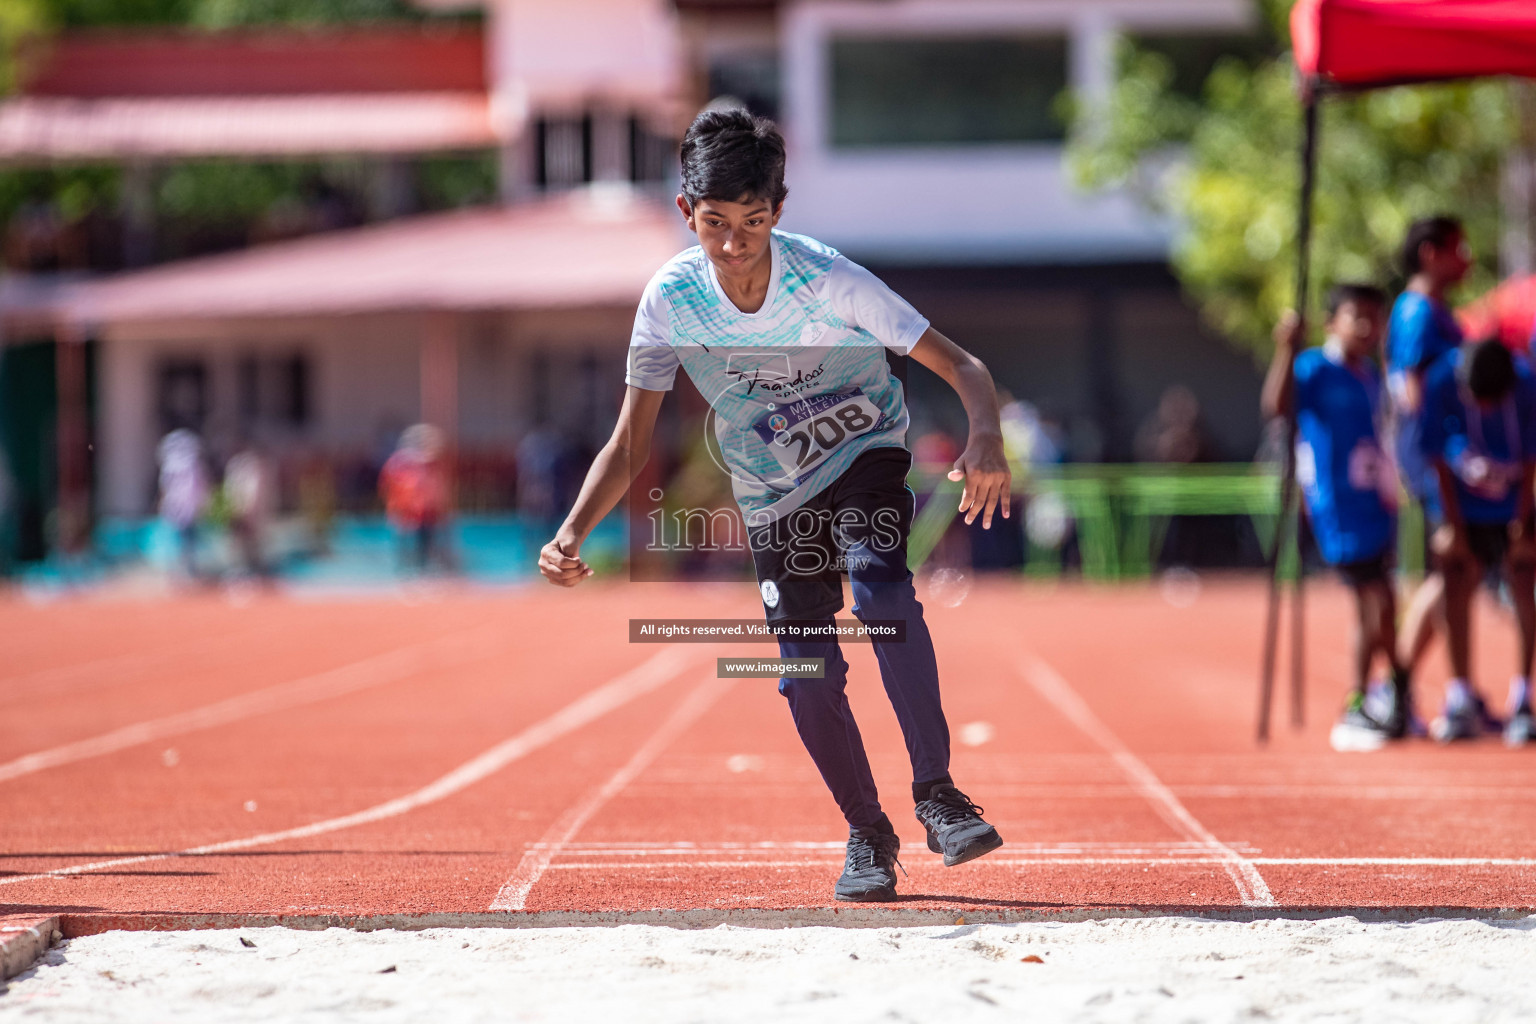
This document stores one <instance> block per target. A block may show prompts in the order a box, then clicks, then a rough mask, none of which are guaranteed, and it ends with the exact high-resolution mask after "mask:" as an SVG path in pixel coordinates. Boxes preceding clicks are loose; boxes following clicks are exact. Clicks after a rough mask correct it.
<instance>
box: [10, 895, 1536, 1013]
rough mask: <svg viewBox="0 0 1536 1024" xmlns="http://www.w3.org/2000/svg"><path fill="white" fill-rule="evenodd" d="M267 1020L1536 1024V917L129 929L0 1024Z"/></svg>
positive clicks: (43, 980) (61, 963)
mask: <svg viewBox="0 0 1536 1024" xmlns="http://www.w3.org/2000/svg"><path fill="white" fill-rule="evenodd" d="M242 935H243V936H245V937H246V938H247V939H249V940H251V941H252V942H254V943H255V948H247V947H245V946H243V945H242V944H241V942H240V937H241V936H242ZM1030 955H1036V956H1039V957H1040V958H1041V959H1042V960H1043V961H1044V963H1040V964H1036V963H1028V962H1024V961H1023V960H1022V958H1023V957H1026V956H1030ZM388 967H394V968H395V970H394V971H393V972H390V973H380V972H381V971H383V970H384V969H385V968H388ZM275 1020H280V1021H305V1022H308V1021H327V1022H329V1021H367V1022H375V1021H377V1022H385V1021H402V1022H404V1021H410V1022H413V1024H414V1022H421V1021H453V1022H459V1021H505V1020H553V1021H562V1022H568V1021H585V1020H600V1021H606V1022H619V1021H622V1022H624V1024H643V1022H649V1021H656V1022H667V1024H671V1022H674V1021H676V1022H686V1021H710V1022H713V1021H733V1022H734V1021H773V1022H781V1021H826V1022H829V1024H831V1022H836V1024H853V1022H859V1021H876V1020H878V1021H913V1022H919V1021H920V1022H923V1024H932V1022H948V1021H953V1020H997V1021H1005V1020H1006V1021H1027V1020H1049V1021H1059V1020H1070V1021H1149V1022H1161V1021H1169V1022H1172V1021H1253V1020H1260V1021H1301V1020H1309V1021H1311V1020H1338V1021H1425V1022H1430V1021H1433V1022H1435V1024H1457V1022H1462V1021H1468V1022H1470V1021H1516V1020H1522V1021H1523V1020H1536V917H1530V918H1526V919H1524V920H1520V921H1513V922H1511V921H1505V922H1484V921H1444V920H1442V921H1421V922H1415V923H1412V924H1391V923H1369V924H1362V923H1361V922H1359V921H1357V920H1355V919H1354V918H1349V917H1343V918H1334V919H1330V920H1326V921H1262V922H1258V923H1253V924H1232V923H1225V922H1211V921H1198V920H1192V919H1183V918H1158V919H1146V920H1118V921H1096V922H1086V923H1068V924H1023V925H965V926H959V927H947V928H902V929H897V928H882V929H857V928H849V929H837V928H794V929H782V930H759V929H751V928H738V927H727V926H721V927H718V928H711V929H706V930H699V931H683V930H677V929H671V928H663V927H655V926H647V925H627V926H623V927H616V928H551V929H527V930H510V929H437V930H432V931H424V932H386V931H379V932H349V931H342V930H339V929H332V930H330V931H324V932H305V931H290V930H286V929H278V928H268V929H247V930H244V931H202V932H165V933H145V932H116V933H112V934H107V935H98V936H91V937H87V938H81V939H75V940H72V941H69V942H67V943H65V944H63V945H61V946H59V947H56V948H54V949H53V950H51V951H50V953H49V955H48V956H47V958H46V959H45V961H44V962H43V963H42V964H40V965H39V966H38V967H37V968H35V969H34V970H32V971H30V972H28V973H27V974H24V975H22V976H21V977H19V978H16V979H13V980H12V981H11V984H10V988H9V990H8V991H7V992H6V993H5V994H4V995H0V1021H68V1022H71V1024H74V1022H77V1021H122V1022H134V1024H145V1022H151V1021H154V1022H160V1021H200V1022H201V1021H275Z"/></svg>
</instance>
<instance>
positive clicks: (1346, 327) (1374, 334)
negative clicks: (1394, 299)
mask: <svg viewBox="0 0 1536 1024" xmlns="http://www.w3.org/2000/svg"><path fill="white" fill-rule="evenodd" d="M1386 325H1387V318H1386V310H1384V309H1382V308H1381V304H1380V303H1377V302H1370V301H1359V300H1356V299H1350V300H1348V301H1346V302H1343V303H1340V305H1339V308H1338V309H1337V310H1335V311H1334V314H1333V316H1331V317H1329V318H1328V333H1329V334H1331V335H1333V336H1334V337H1335V338H1338V339H1339V342H1340V343H1341V344H1343V346H1344V353H1345V354H1346V355H1347V356H1349V357H1350V358H1351V359H1364V358H1370V357H1374V356H1375V355H1376V354H1377V353H1379V352H1380V351H1381V339H1382V335H1383V334H1385V333H1386V330H1385V328H1386Z"/></svg>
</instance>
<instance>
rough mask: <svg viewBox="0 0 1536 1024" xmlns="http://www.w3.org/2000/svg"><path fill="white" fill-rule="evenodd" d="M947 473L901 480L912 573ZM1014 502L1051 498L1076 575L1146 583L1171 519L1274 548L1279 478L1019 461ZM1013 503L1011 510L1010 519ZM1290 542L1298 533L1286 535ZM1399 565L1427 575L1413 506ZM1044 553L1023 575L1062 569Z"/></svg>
mask: <svg viewBox="0 0 1536 1024" xmlns="http://www.w3.org/2000/svg"><path fill="white" fill-rule="evenodd" d="M948 469H949V467H948V466H915V467H913V470H912V475H911V477H910V478H909V480H908V482H909V484H910V485H911V486H912V489H913V491H915V492H916V493H917V494H918V495H919V496H920V497H921V498H922V499H924V500H923V502H922V504H921V508H920V509H919V511H918V514H917V518H916V519H915V520H914V521H913V524H912V536H911V539H910V541H909V543H908V548H907V550H908V562H909V564H910V565H911V566H912V568H913V570H914V571H915V570H917V569H919V568H921V567H922V565H923V564H924V563H925V562H927V560H928V559H929V557H930V556H931V555H932V554H933V551H934V548H936V547H937V546H938V543H939V541H940V539H941V538H942V537H943V536H944V532H945V531H946V530H948V529H949V527H950V525H951V524H952V523H953V522H954V521H955V506H956V505H957V504H958V503H959V500H960V484H958V483H954V482H952V481H950V480H949V479H948V478H947V476H946V473H947V472H948ZM1013 470H1014V489H1015V494H1016V495H1022V496H1023V497H1024V498H1026V499H1029V498H1034V497H1039V496H1041V495H1046V494H1050V495H1055V496H1056V497H1058V498H1059V499H1060V500H1061V502H1062V503H1063V504H1064V506H1065V508H1066V510H1067V513H1068V514H1069V515H1070V516H1071V518H1072V520H1073V522H1074V523H1075V526H1076V530H1077V543H1078V549H1079V550H1080V551H1081V553H1082V565H1083V576H1084V578H1086V579H1090V580H1100V581H1115V580H1129V579H1145V578H1147V577H1149V576H1151V575H1152V571H1153V569H1154V567H1155V563H1156V559H1157V553H1158V551H1159V550H1161V548H1162V545H1163V541H1164V539H1165V538H1166V536H1167V532H1168V524H1169V522H1170V521H1171V520H1172V518H1173V517H1174V516H1199V515H1210V516H1233V515H1236V516H1246V517H1248V519H1249V521H1250V522H1251V523H1252V524H1253V528H1254V532H1255V533H1256V534H1257V535H1258V538H1259V543H1260V544H1261V545H1262V547H1263V549H1264V550H1268V549H1269V546H1270V545H1271V544H1273V543H1274V537H1275V525H1276V518H1277V516H1276V507H1277V505H1278V503H1279V477H1278V475H1277V474H1276V473H1275V472H1274V471H1273V470H1272V469H1270V468H1268V467H1264V466H1255V465H1250V464H1246V463H1237V464H1217V465H1150V464H1135V465H1099V464H1081V465H1067V466H1052V467H1049V468H1048V469H1046V470H1043V471H1033V472H1032V471H1029V470H1026V469H1025V468H1024V467H1022V466H1019V465H1017V464H1015V465H1014V467H1013ZM1018 513H1019V505H1017V504H1016V505H1015V514H1018ZM1288 533H1289V534H1290V535H1291V536H1295V531H1288ZM1398 544H1399V559H1398V564H1399V566H1400V567H1401V568H1402V570H1403V571H1404V572H1405V573H1407V574H1409V575H1420V574H1422V572H1423V569H1424V520H1423V515H1422V512H1421V511H1420V509H1419V508H1418V506H1417V505H1414V504H1412V503H1410V502H1408V501H1407V499H1406V497H1405V498H1404V499H1403V503H1402V512H1401V514H1400V516H1399V524H1398ZM1052 554H1053V552H1051V551H1050V550H1049V549H1040V548H1037V547H1035V546H1033V545H1031V548H1030V557H1029V559H1028V560H1027V562H1026V570H1025V571H1026V572H1028V573H1030V574H1045V575H1055V574H1057V573H1058V572H1059V571H1060V570H1059V563H1058V562H1057V561H1056V559H1054V558H1053V557H1051V556H1052ZM1296 566H1297V558H1296V549H1295V544H1294V543H1292V544H1290V545H1289V546H1288V547H1287V550H1286V551H1285V553H1284V555H1283V558H1282V562H1281V569H1282V573H1283V575H1284V577H1285V578H1287V579H1291V578H1294V577H1295V574H1296Z"/></svg>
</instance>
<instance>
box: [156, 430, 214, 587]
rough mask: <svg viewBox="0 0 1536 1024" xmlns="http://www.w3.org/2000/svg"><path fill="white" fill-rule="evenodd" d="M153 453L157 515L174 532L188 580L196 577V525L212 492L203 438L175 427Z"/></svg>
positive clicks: (206, 507)
mask: <svg viewBox="0 0 1536 1024" xmlns="http://www.w3.org/2000/svg"><path fill="white" fill-rule="evenodd" d="M156 454H157V458H158V459H159V462H160V517H161V518H162V519H164V520H165V522H166V523H167V525H169V526H170V527H171V529H172V530H174V531H175V533H176V540H177V546H178V550H179V553H180V558H181V568H182V572H183V573H185V575H186V576H187V578H188V579H197V577H198V572H197V527H198V522H199V520H201V519H202V516H203V513H204V512H205V511H207V509H208V499H209V497H210V496H211V493H212V488H211V487H210V486H209V479H208V467H207V465H206V463H205V461H204V456H203V439H202V438H201V437H199V436H198V435H197V433H196V432H195V431H192V430H189V429H187V428H186V427H178V428H177V429H175V430H173V431H171V432H170V433H169V434H166V435H165V437H163V438H162V439H161V440H160V446H159V449H158V451H157V453H156Z"/></svg>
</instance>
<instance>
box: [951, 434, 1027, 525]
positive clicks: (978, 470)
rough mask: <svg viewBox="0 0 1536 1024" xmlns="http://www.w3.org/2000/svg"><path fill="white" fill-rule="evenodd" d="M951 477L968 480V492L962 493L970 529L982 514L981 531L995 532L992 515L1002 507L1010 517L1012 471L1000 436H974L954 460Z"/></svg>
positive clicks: (1007, 516)
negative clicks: (991, 530) (993, 530)
mask: <svg viewBox="0 0 1536 1024" xmlns="http://www.w3.org/2000/svg"><path fill="white" fill-rule="evenodd" d="M949 478H950V479H951V480H955V481H960V480H964V481H965V490H963V491H962V492H961V493H960V511H961V512H964V513H965V524H966V525H967V526H969V525H970V524H971V523H973V522H975V521H976V516H977V515H980V516H981V528H982V529H983V530H990V529H992V512H993V511H994V510H995V509H997V508H999V507H1000V508H1001V509H1002V512H1003V518H1004V519H1007V518H1009V514H1010V506H1011V502H1012V498H1013V472H1012V471H1011V470H1010V469H1009V468H1008V456H1007V455H1006V454H1004V452H1003V439H1002V438H1001V437H998V436H997V435H983V436H981V437H972V438H971V440H970V442H969V443H968V444H967V445H966V446H965V451H963V452H961V453H960V458H958V459H956V460H955V468H954V469H952V470H950V471H949Z"/></svg>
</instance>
